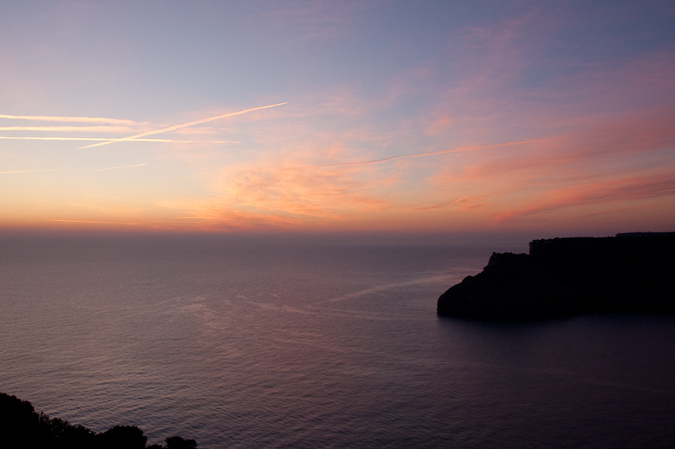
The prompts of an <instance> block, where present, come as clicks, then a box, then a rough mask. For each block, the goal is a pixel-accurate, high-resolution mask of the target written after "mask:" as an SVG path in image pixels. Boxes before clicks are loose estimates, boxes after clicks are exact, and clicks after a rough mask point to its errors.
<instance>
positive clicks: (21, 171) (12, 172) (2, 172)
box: [0, 168, 58, 175]
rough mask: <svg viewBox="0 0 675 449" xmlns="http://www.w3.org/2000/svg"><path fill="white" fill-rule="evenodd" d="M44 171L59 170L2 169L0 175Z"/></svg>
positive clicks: (52, 169) (53, 169)
mask: <svg viewBox="0 0 675 449" xmlns="http://www.w3.org/2000/svg"><path fill="white" fill-rule="evenodd" d="M43 171H58V170H57V169H55V168H49V169H46V170H14V171H0V175H11V174H15V173H37V172H43Z"/></svg>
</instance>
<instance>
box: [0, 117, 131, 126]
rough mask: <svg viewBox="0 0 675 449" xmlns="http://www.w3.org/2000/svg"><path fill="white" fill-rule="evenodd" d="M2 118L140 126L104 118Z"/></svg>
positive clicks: (122, 120) (121, 120)
mask: <svg viewBox="0 0 675 449" xmlns="http://www.w3.org/2000/svg"><path fill="white" fill-rule="evenodd" d="M0 118H7V119H13V120H34V121H43V122H81V123H109V124H111V125H138V124H139V123H138V122H135V121H133V120H124V119H116V118H104V117H57V116H50V115H8V114H0Z"/></svg>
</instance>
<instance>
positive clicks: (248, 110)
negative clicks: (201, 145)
mask: <svg viewBox="0 0 675 449" xmlns="http://www.w3.org/2000/svg"><path fill="white" fill-rule="evenodd" d="M285 104H287V103H286V102H284V103H277V104H271V105H267V106H260V107H257V108H250V109H244V110H243V111H237V112H230V113H228V114H223V115H217V116H215V117H209V118H205V119H202V120H195V121H193V122H188V123H183V124H180V125H174V126H169V127H168V128H162V129H157V130H155V131H148V132H144V133H141V134H136V135H133V136H129V137H123V138H121V139H113V140H109V141H107V142H101V143H95V144H93V145H87V146H84V147H80V148H78V149H79V150H83V149H85V148H93V147H100V146H103V145H109V144H111V143H115V142H124V141H129V140H135V139H137V138H139V137H145V136H151V135H154V134H161V133H166V132H170V131H175V130H177V129H181V128H187V127H189V126H195V125H201V124H202V123H208V122H212V121H214V120H220V119H223V118H227V117H234V116H237V115H242V114H247V113H249V112H253V111H260V110H262V109H269V108H274V107H277V106H282V105H285Z"/></svg>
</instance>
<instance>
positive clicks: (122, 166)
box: [94, 162, 148, 171]
mask: <svg viewBox="0 0 675 449" xmlns="http://www.w3.org/2000/svg"><path fill="white" fill-rule="evenodd" d="M144 165H148V164H147V163H145V162H144V163H142V164H133V165H121V166H119V167H108V168H99V169H98V170H94V171H106V170H117V169H118V168H129V167H142V166H144Z"/></svg>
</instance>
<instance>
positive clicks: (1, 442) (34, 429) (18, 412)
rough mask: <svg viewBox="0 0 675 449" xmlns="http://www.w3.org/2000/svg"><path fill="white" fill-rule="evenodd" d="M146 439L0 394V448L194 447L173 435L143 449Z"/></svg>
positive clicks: (121, 428)
mask: <svg viewBox="0 0 675 449" xmlns="http://www.w3.org/2000/svg"><path fill="white" fill-rule="evenodd" d="M147 440H148V439H147V438H146V437H145V435H143V431H142V430H141V429H139V428H138V427H136V426H115V427H112V428H110V429H108V430H106V431H105V432H102V433H95V432H93V431H92V430H90V429H88V428H86V427H84V426H80V425H76V426H74V425H72V424H70V423H68V421H64V420H62V419H60V418H50V417H49V416H48V415H46V414H44V413H42V412H39V413H38V412H36V411H35V409H34V408H33V405H32V404H31V403H30V402H28V401H22V400H21V399H19V398H17V397H16V396H10V395H8V394H5V393H0V448H2V449H4V448H7V449H10V448H11V449H196V447H197V442H196V441H195V440H184V439H183V438H181V437H178V436H174V437H170V438H167V439H166V440H165V442H166V446H161V445H157V444H153V445H152V446H149V447H147V448H146V446H145V443H146V442H147Z"/></svg>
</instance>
